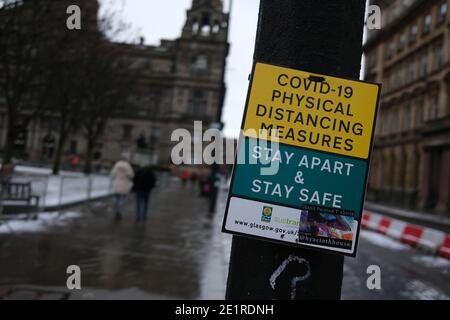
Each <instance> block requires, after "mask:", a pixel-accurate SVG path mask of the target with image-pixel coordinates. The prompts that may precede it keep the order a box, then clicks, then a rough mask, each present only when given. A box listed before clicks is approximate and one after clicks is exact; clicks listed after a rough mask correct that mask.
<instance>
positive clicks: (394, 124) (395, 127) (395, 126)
mask: <svg viewBox="0 0 450 320" xmlns="http://www.w3.org/2000/svg"><path fill="white" fill-rule="evenodd" d="M397 130H398V119H397V110H394V111H393V112H392V120H391V130H390V132H391V133H394V132H396V131H397Z"/></svg>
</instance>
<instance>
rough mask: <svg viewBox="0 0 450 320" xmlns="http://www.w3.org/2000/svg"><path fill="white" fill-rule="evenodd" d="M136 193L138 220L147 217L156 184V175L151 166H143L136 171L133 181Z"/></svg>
mask: <svg viewBox="0 0 450 320" xmlns="http://www.w3.org/2000/svg"><path fill="white" fill-rule="evenodd" d="M133 183H134V184H133V191H134V192H135V194H136V220H137V221H140V220H146V219H147V209H148V202H149V200H150V194H151V191H152V189H153V188H154V187H155V185H156V177H155V174H154V173H153V170H152V168H151V167H149V166H147V167H143V168H141V169H139V170H138V171H137V172H136V175H135V176H134V181H133Z"/></svg>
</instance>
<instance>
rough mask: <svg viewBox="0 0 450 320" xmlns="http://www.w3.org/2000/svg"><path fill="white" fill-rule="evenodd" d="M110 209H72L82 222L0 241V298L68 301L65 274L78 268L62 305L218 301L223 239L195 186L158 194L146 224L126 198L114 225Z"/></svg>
mask: <svg viewBox="0 0 450 320" xmlns="http://www.w3.org/2000/svg"><path fill="white" fill-rule="evenodd" d="M111 206H112V201H111V200H110V199H109V200H104V201H101V202H97V203H94V204H91V205H90V206H89V207H87V206H86V207H78V208H75V209H73V208H72V209H71V211H74V210H75V211H80V212H81V213H82V215H81V217H79V218H76V219H72V220H70V222H69V223H66V224H64V225H53V226H49V227H48V228H46V229H45V230H44V231H40V232H31V233H18V234H0V296H1V295H2V292H3V295H9V296H10V297H15V296H17V297H18V298H20V297H21V295H22V297H28V296H30V295H33V294H35V295H34V297H35V298H36V297H37V298H42V297H44V298H56V297H59V298H67V296H65V295H64V294H65V293H66V292H67V289H66V287H65V284H66V280H67V276H68V275H67V274H66V268H67V267H68V266H69V265H78V266H80V268H81V284H82V290H81V291H79V292H71V294H70V296H69V298H115V297H120V298H143V299H147V298H149V299H166V298H169V299H199V298H200V299H206V298H209V299H223V297H224V290H225V280H226V272H227V270H226V261H225V260H226V255H227V253H226V252H224V246H223V241H224V237H226V236H225V235H222V234H221V233H220V232H219V231H218V230H220V223H221V216H209V215H208V214H207V211H208V210H207V200H206V198H201V197H200V196H199V192H198V190H197V185H196V184H187V185H185V186H183V185H181V184H180V183H179V182H178V181H177V180H176V179H171V180H168V181H167V182H166V183H165V184H164V185H162V186H160V187H158V188H157V189H156V190H155V191H154V193H153V195H152V197H151V200H150V208H149V218H148V220H147V222H145V223H142V222H141V223H139V222H135V216H134V199H133V198H132V197H131V196H130V198H129V199H128V201H127V205H126V209H125V210H124V216H123V219H122V220H121V221H120V222H116V221H114V217H113V216H114V214H113V210H112V207H111ZM30 292H31V293H30ZM36 292H38V294H37V296H36Z"/></svg>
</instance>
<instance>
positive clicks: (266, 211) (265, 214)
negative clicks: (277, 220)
mask: <svg viewBox="0 0 450 320" xmlns="http://www.w3.org/2000/svg"><path fill="white" fill-rule="evenodd" d="M272 211H273V208H272V207H263V210H262V215H261V221H262V222H270V221H271V220H272Z"/></svg>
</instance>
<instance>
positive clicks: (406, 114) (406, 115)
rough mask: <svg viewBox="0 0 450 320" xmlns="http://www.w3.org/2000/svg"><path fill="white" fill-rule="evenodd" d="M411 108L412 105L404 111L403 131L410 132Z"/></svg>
mask: <svg viewBox="0 0 450 320" xmlns="http://www.w3.org/2000/svg"><path fill="white" fill-rule="evenodd" d="M409 108H410V105H409V104H408V105H406V108H405V110H404V111H403V115H402V129H403V131H408V130H409Z"/></svg>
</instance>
